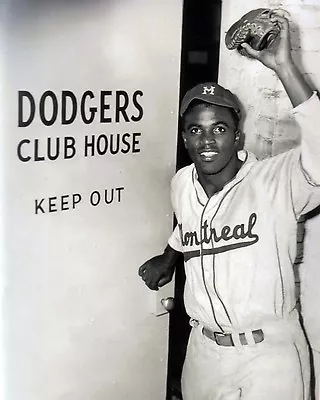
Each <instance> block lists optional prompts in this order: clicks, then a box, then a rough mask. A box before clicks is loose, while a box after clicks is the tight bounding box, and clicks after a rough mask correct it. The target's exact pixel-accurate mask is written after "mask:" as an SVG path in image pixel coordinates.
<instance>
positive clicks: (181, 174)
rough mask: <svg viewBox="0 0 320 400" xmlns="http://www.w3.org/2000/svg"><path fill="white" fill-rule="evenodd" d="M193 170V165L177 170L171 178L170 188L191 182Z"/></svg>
mask: <svg viewBox="0 0 320 400" xmlns="http://www.w3.org/2000/svg"><path fill="white" fill-rule="evenodd" d="M193 170H194V164H190V165H187V166H186V167H183V168H181V169H179V171H177V172H176V174H175V175H174V177H173V178H172V181H171V187H172V188H175V187H177V186H180V185H184V184H185V183H186V182H187V181H188V180H192V174H193Z"/></svg>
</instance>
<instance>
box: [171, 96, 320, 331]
mask: <svg viewBox="0 0 320 400" xmlns="http://www.w3.org/2000/svg"><path fill="white" fill-rule="evenodd" d="M291 112H292V113H293V114H294V116H295V119H296V121H297V123H298V124H299V125H300V128H301V145H300V146H299V147H298V148H296V149H293V150H290V151H288V152H285V153H283V154H280V155H277V156H275V157H271V158H269V159H266V160H263V161H257V160H256V159H255V157H254V156H253V155H252V154H250V153H248V152H246V151H240V152H239V158H240V159H242V160H243V161H244V163H243V165H242V167H241V169H240V170H239V172H238V174H237V175H236V176H235V177H234V179H233V180H232V181H230V182H228V183H227V184H226V185H225V187H224V188H223V189H222V190H221V191H220V192H218V193H216V194H215V195H214V196H212V197H211V198H210V199H208V197H207V195H206V193H205V192H204V190H203V188H202V186H201V185H200V183H199V181H198V179H197V172H196V169H195V166H194V165H193V164H192V165H189V166H187V167H185V168H182V169H181V170H180V171H178V172H177V174H176V175H175V177H174V178H173V180H172V204H173V208H174V212H175V215H176V217H177V221H178V225H177V227H176V229H175V230H174V232H173V234H172V236H171V237H170V239H169V245H170V246H171V247H172V248H173V249H175V250H178V251H181V252H183V254H184V260H185V271H186V278H187V279H186V284H185V293H184V301H185V306H186V310H187V313H188V314H189V316H190V317H191V318H193V319H196V320H198V321H201V323H202V324H204V325H206V326H207V327H210V328H212V329H213V330H218V331H225V332H244V331H246V330H247V329H259V328H262V327H263V326H264V325H266V324H268V323H269V322H271V323H272V322H273V321H276V320H279V319H287V318H289V317H290V314H291V313H292V312H293V310H294V309H295V305H296V299H295V290H294V286H295V285H294V275H293V269H292V264H293V262H294V259H295V255H296V230H297V219H298V217H299V216H300V215H301V214H304V213H306V212H307V211H310V210H311V209H313V208H314V207H316V205H318V204H319V203H320V187H319V186H317V185H319V184H320V132H319V125H318V123H319V122H318V121H319V116H320V103H319V99H318V97H317V95H316V93H314V94H313V96H312V97H311V98H310V99H309V100H307V101H306V102H304V103H302V104H300V105H299V106H298V107H296V108H294V109H293V110H292V111H291Z"/></svg>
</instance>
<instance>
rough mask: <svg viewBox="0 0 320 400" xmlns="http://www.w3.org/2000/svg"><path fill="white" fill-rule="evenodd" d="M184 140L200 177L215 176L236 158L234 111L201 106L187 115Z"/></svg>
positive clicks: (196, 106)
mask: <svg viewBox="0 0 320 400" xmlns="http://www.w3.org/2000/svg"><path fill="white" fill-rule="evenodd" d="M182 135H183V139H184V143H185V146H186V148H187V150H188V152H189V155H190V157H191V159H192V161H193V162H194V164H195V166H196V168H197V171H198V173H199V174H205V175H213V174H217V173H219V172H222V173H223V170H224V169H225V168H227V166H228V165H229V162H230V160H231V159H232V158H234V157H237V144H238V140H239V133H238V132H237V128H236V124H235V121H234V119H233V117H232V112H231V110H230V109H228V108H226V107H220V106H216V105H212V104H198V105H195V106H194V107H193V108H191V109H190V111H187V112H186V115H185V117H184V126H183V133H182Z"/></svg>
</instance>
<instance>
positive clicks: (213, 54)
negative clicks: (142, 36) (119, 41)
mask: <svg viewBox="0 0 320 400" xmlns="http://www.w3.org/2000/svg"><path fill="white" fill-rule="evenodd" d="M220 25H221V0H202V1H201V6H200V5H199V1H197V0H184V8H183V24H182V44H181V77H180V102H181V100H182V97H183V96H184V94H185V93H186V91H187V90H188V89H190V88H191V87H192V86H194V85H196V84H198V83H201V82H206V81H214V82H217V79H218V66H219V49H220ZM190 163H191V161H190V158H189V156H188V153H187V151H186V149H185V147H184V145H183V140H182V135H181V125H180V122H179V126H178V140H177V170H179V169H180V168H182V167H184V166H186V165H188V164H190ZM184 282H185V273H184V266H183V257H182V256H181V257H180V259H179V262H178V264H177V268H176V275H175V293H174V297H175V307H174V309H173V310H172V311H171V312H170V317H169V347H168V349H169V350H168V352H169V354H168V373H167V396H166V399H167V400H180V399H182V395H181V384H180V381H181V372H182V366H183V362H184V358H185V353H186V348H187V343H188V338H189V333H190V329H191V327H190V325H189V317H188V316H187V314H186V311H185V308H184V304H183V290H184Z"/></svg>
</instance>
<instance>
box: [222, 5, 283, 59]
mask: <svg viewBox="0 0 320 400" xmlns="http://www.w3.org/2000/svg"><path fill="white" fill-rule="evenodd" d="M272 15H273V11H272V10H270V9H269V8H258V9H256V10H252V11H250V12H248V13H247V14H245V15H243V17H241V18H240V19H239V20H238V21H237V22H235V23H234V24H233V25H232V26H231V28H229V30H228V32H227V34H226V37H225V43H226V46H227V48H228V49H229V50H233V49H237V50H238V51H239V53H240V54H242V55H244V56H247V57H250V56H249V54H248V53H247V52H246V50H245V49H244V48H243V47H241V46H240V45H241V43H244V42H246V43H249V45H250V46H251V47H252V48H253V49H255V50H262V49H264V48H267V47H269V46H270V45H271V44H272V42H273V41H274V40H275V38H276V37H277V36H278V34H279V32H280V27H279V25H278V24H277V23H276V22H272V21H271V20H270V18H271V17H272Z"/></svg>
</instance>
